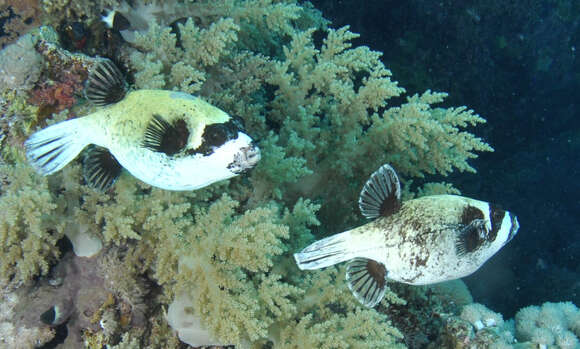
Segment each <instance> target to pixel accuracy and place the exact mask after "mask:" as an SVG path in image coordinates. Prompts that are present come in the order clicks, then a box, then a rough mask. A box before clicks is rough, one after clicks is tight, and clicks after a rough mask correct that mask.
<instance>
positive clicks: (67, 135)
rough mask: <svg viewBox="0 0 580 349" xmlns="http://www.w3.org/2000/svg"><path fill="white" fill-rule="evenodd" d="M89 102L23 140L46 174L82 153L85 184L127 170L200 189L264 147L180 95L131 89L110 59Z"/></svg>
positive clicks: (104, 184) (252, 160)
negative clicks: (91, 107) (87, 110)
mask: <svg viewBox="0 0 580 349" xmlns="http://www.w3.org/2000/svg"><path fill="white" fill-rule="evenodd" d="M85 95H86V97H87V99H89V100H90V101H92V102H93V103H94V104H96V105H98V106H101V107H102V108H99V110H97V111H96V112H94V113H92V114H90V115H87V116H84V117H80V118H76V119H71V120H67V121H63V122H60V123H58V124H55V125H52V126H50V127H47V128H45V129H42V130H40V131H38V132H36V133H34V134H32V135H31V136H30V138H28V140H27V141H26V142H25V148H26V155H27V158H28V160H29V162H30V163H31V164H32V166H33V167H34V168H35V169H36V170H37V171H38V172H39V173H40V174H42V175H49V174H52V173H54V172H56V171H58V170H60V169H62V168H63V167H64V166H66V165H67V164H68V163H69V162H70V161H72V160H73V159H74V158H76V157H77V155H78V154H79V153H80V152H81V151H82V150H83V149H84V148H85V147H87V146H89V145H90V146H89V148H88V149H87V151H85V153H84V159H83V172H84V177H85V179H86V181H87V182H88V184H90V185H92V186H94V187H96V188H99V189H106V188H108V187H109V186H110V185H112V184H113V183H114V181H115V180H116V179H117V177H118V176H119V175H120V173H121V170H122V168H125V169H126V170H128V171H129V172H130V173H131V174H132V175H133V176H135V177H137V178H138V179H140V180H142V181H143V182H146V183H148V184H150V185H152V186H155V187H159V188H162V189H167V190H195V189H199V188H203V187H205V186H207V185H210V184H212V183H214V182H217V181H221V180H224V179H227V178H231V177H234V176H236V175H238V174H240V173H242V172H243V171H245V170H247V169H249V168H252V167H253V166H254V165H255V164H256V163H257V162H258V161H259V160H260V150H259V149H258V148H257V147H256V146H255V145H254V144H253V141H252V139H251V138H250V137H249V136H248V135H247V134H245V133H244V132H243V126H242V123H241V120H239V119H237V118H234V117H232V116H230V115H228V114H227V113H225V112H224V111H222V110H220V109H219V108H216V107H214V106H213V105H211V104H209V103H207V102H205V101H203V100H202V99H200V98H197V97H194V96H192V95H190V94H187V93H183V92H175V91H167V90H135V91H127V88H126V83H125V81H124V78H123V75H122V73H121V72H120V71H119V69H118V68H117V67H116V66H115V65H114V64H113V63H112V62H111V61H109V60H103V61H101V62H99V63H97V64H96V65H95V67H94V69H92V71H91V72H90V74H89V79H88V82H87V87H86V89H85Z"/></svg>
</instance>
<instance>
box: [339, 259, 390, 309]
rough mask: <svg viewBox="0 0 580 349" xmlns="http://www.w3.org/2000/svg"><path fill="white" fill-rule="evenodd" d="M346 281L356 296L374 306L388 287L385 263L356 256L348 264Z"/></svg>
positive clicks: (364, 302) (363, 302)
mask: <svg viewBox="0 0 580 349" xmlns="http://www.w3.org/2000/svg"><path fill="white" fill-rule="evenodd" d="M346 281H347V283H348V288H349V289H350V290H351V292H352V293H353V294H354V296H355V298H356V299H357V300H358V301H359V302H361V303H362V304H363V305H365V306H367V307H369V308H372V307H374V306H375V305H377V304H378V303H379V302H380V301H381V299H383V296H384V295H385V291H386V289H387V269H386V268H385V265H384V264H382V263H379V262H376V261H374V260H372V259H367V258H355V259H352V260H350V261H349V262H348V263H347V265H346Z"/></svg>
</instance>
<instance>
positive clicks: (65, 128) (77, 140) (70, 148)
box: [24, 119, 91, 176]
mask: <svg viewBox="0 0 580 349" xmlns="http://www.w3.org/2000/svg"><path fill="white" fill-rule="evenodd" d="M83 121H84V120H83V119H71V120H67V121H63V122H59V123H58V124H55V125H52V126H49V127H47V128H45V129H42V130H40V131H38V132H36V133H33V134H32V135H31V136H30V137H29V138H28V139H27V140H26V142H24V146H25V148H26V158H27V159H28V161H29V162H30V164H31V165H32V167H34V169H35V170H36V171H37V172H38V173H40V174H41V175H43V176H47V175H49V174H52V173H54V172H56V171H58V170H60V169H61V168H63V167H64V166H66V165H67V164H68V163H69V162H71V161H72V160H74V158H76V157H77V155H78V154H79V153H80V152H81V150H83V148H84V147H86V146H87V145H89V144H90V143H91V142H90V137H88V135H87V134H85V133H86V132H83V130H84V127H83Z"/></svg>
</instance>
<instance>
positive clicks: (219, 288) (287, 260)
mask: <svg viewBox="0 0 580 349" xmlns="http://www.w3.org/2000/svg"><path fill="white" fill-rule="evenodd" d="M105 5H106V6H105ZM115 5H117V6H115ZM172 5H174V6H177V7H171V6H172ZM107 6H111V7H110V8H112V9H114V8H117V9H119V11H125V13H126V14H127V13H129V12H130V11H133V12H131V13H132V16H136V17H138V16H141V17H143V18H150V20H149V21H148V22H147V23H148V25H147V26H145V27H143V28H140V27H135V28H132V31H131V32H132V36H133V37H134V40H132V41H131V43H126V44H125V45H124V46H123V47H121V48H120V52H119V57H115V58H116V59H118V60H119V61H120V63H121V66H126V67H128V71H129V73H130V74H131V75H132V76H131V77H132V78H133V79H132V80H133V81H134V86H133V87H134V88H165V89H175V90H182V91H186V92H190V93H196V94H199V95H201V96H202V97H204V98H205V99H207V100H209V101H211V102H212V103H214V104H216V105H218V106H219V107H221V108H222V109H224V110H227V111H228V112H229V113H230V114H234V115H239V116H240V117H242V118H243V119H244V121H245V123H246V128H247V131H248V133H249V134H251V135H252V136H253V137H254V138H255V139H259V140H260V147H261V149H262V152H263V160H262V161H261V162H260V164H259V165H258V167H257V168H256V169H255V170H254V171H252V172H251V174H250V175H249V176H246V177H240V178H235V179H232V180H230V181H226V182H222V183H217V184H215V185H212V186H210V187H207V188H204V189H201V190H198V191H195V192H167V191H163V190H159V189H156V188H151V187H150V186H148V185H146V184H144V183H141V182H138V181H137V180H135V179H134V178H132V177H131V176H125V175H121V177H120V178H119V181H118V182H117V185H116V186H115V187H114V188H112V189H110V190H108V191H107V192H97V191H94V190H92V189H91V188H89V187H87V186H86V185H84V183H83V179H82V176H81V175H80V166H78V164H71V165H69V166H67V167H66V168H64V169H63V170H62V171H61V172H59V173H57V174H55V175H53V176H50V177H49V178H42V177H39V176H38V175H36V174H34V173H33V172H32V169H31V168H30V167H29V166H28V165H27V164H26V162H25V160H24V158H23V155H22V145H21V144H22V140H23V139H22V138H23V137H25V136H26V135H28V134H30V133H31V132H32V131H34V130H35V129H37V128H40V127H44V126H45V125H46V124H51V123H54V122H57V121H60V120H64V119H66V118H68V117H71V115H84V114H85V113H86V112H88V111H90V110H91V108H93V106H90V105H87V103H80V102H83V99H82V96H81V95H80V94H77V92H78V90H79V87H80V86H81V84H82V82H83V80H84V79H85V77H86V71H87V69H88V68H89V67H90V65H91V64H92V62H94V59H93V58H90V57H87V56H84V55H80V54H73V53H71V52H68V51H66V50H64V49H63V48H62V47H60V44H58V42H57V41H48V40H45V41H41V42H40V43H37V44H36V45H35V50H37V52H39V53H40V54H41V56H42V57H43V59H44V60H45V61H46V62H47V64H46V65H45V66H43V71H42V72H41V74H40V75H39V76H40V78H39V79H40V81H39V82H38V83H37V84H36V85H35V86H36V87H35V88H34V89H33V90H32V91H27V93H28V96H29V97H30V98H31V99H30V100H31V101H33V102H36V103H37V104H39V106H38V108H36V109H30V108H31V107H30V106H29V105H25V103H23V102H22V99H19V97H18V96H6V101H5V103H6V108H3V111H4V112H3V117H2V118H3V119H9V120H12V119H18V118H21V117H22V116H25V118H26V119H25V121H21V122H14V123H12V125H15V126H16V127H14V128H13V132H11V133H10V134H7V136H6V137H7V140H6V141H5V142H4V143H3V144H4V145H3V148H2V160H3V164H2V166H1V167H0V174H1V176H2V177H1V178H2V181H1V185H2V186H1V189H0V193H1V195H0V209H2V210H4V211H5V212H9V213H10V217H13V218H11V219H6V220H2V221H1V222H0V243H2V248H0V259H2V260H3V261H8V262H6V263H2V266H1V269H0V280H1V283H2V286H3V287H4V288H6V289H9V288H15V287H20V288H21V289H24V290H32V289H34V287H36V292H37V293H34V292H33V293H32V294H34V295H35V296H37V297H39V299H42V302H45V303H46V304H44V303H43V305H46V306H48V308H50V307H51V306H54V304H56V303H57V302H56V301H55V299H60V300H62V299H66V300H69V302H68V304H70V306H72V307H73V308H74V309H72V310H70V309H69V310H70V314H69V311H67V312H65V313H66V314H68V316H66V315H65V316H64V317H65V318H66V319H68V321H67V322H66V326H68V327H69V336H70V338H69V337H67V338H66V339H65V340H66V341H70V343H77V344H78V343H81V342H83V343H85V345H86V346H87V347H95V348H97V347H98V348H100V347H102V346H103V345H109V346H116V347H149V348H167V347H176V346H178V344H177V343H178V339H177V336H176V334H175V333H174V332H173V331H172V330H171V329H170V328H169V327H168V324H167V321H166V320H165V312H166V309H167V308H168V307H169V306H170V305H173V306H174V307H176V306H181V307H182V309H181V310H183V311H185V312H191V314H193V315H194V316H195V318H196V319H199V322H200V325H201V326H200V327H203V328H205V329H207V331H208V332H209V334H210V337H211V338H213V339H214V340H215V341H216V342H218V343H229V344H234V345H236V347H240V348H249V347H253V348H261V347H275V348H308V347H320V348H402V347H404V344H403V343H404V342H405V343H407V344H408V345H410V346H412V345H413V343H425V342H426V340H427V339H425V338H419V336H420V333H419V329H420V328H425V327H422V326H423V325H424V324H426V323H427V324H428V326H429V328H430V329H429V330H428V331H427V330H426V332H428V333H429V334H430V335H431V334H432V335H433V337H436V335H437V333H438V328H441V326H442V321H443V318H444V317H445V316H446V315H444V314H447V313H454V314H457V313H458V307H459V306H460V305H463V304H465V303H469V302H470V297H469V295H468V293H467V294H466V291H465V288H464V287H463V288H462V286H461V284H455V285H454V286H450V287H449V288H448V290H457V297H456V298H454V297H452V296H449V294H451V293H453V292H455V291H446V289H445V288H444V287H441V288H438V289H435V288H433V289H431V290H430V289H429V288H409V287H406V286H402V285H398V286H395V285H394V286H393V288H392V290H390V291H387V294H386V297H385V300H383V302H382V304H381V306H380V307H379V309H378V311H377V310H374V309H362V308H361V307H360V305H359V304H358V303H357V301H356V300H355V299H354V298H353V297H352V296H351V294H350V292H349V291H348V289H347V287H346V283H345V282H344V277H345V276H344V270H343V269H341V268H327V269H326V270H324V271H322V272H317V273H299V272H298V269H297V268H296V266H295V265H294V261H293V259H292V256H291V253H292V252H294V251H295V250H297V249H298V248H300V247H303V246H305V245H306V244H307V243H308V242H310V241H312V240H313V239H314V234H318V235H328V234H331V233H333V232H335V229H337V228H338V227H344V226H347V225H349V224H352V223H353V222H354V221H356V220H358V219H359V218H358V215H357V213H356V207H355V206H356V197H357V194H358V191H359V190H360V187H361V184H362V181H363V180H364V179H366V178H367V175H368V174H369V173H370V172H371V171H373V170H374V169H375V168H376V167H377V166H378V165H379V164H382V163H383V162H386V161H389V162H391V163H392V164H393V165H394V166H395V167H396V168H397V170H398V171H399V172H400V173H401V174H402V175H404V176H407V177H419V178H422V177H423V176H425V175H428V174H440V175H447V174H448V173H450V172H452V171H454V170H460V171H464V170H466V171H474V170H473V168H471V167H470V165H469V164H468V162H467V161H468V160H469V159H470V158H473V157H475V156H476V153H477V152H480V151H489V150H491V148H490V147H489V146H488V145H487V144H486V143H485V142H483V141H482V140H481V139H479V138H477V137H475V136H474V135H472V134H471V133H468V132H466V131H465V128H467V127H470V126H474V125H476V124H479V123H482V122H484V120H483V119H482V118H481V117H479V116H477V115H476V114H474V113H473V112H472V111H471V110H468V109H466V108H465V107H457V108H453V107H451V108H447V109H444V108H437V107H433V105H434V104H438V103H441V102H442V101H443V99H444V97H445V94H444V93H435V92H431V91H426V92H425V93H423V94H421V95H414V96H410V97H408V98H407V100H406V102H404V103H403V104H402V105H401V106H391V105H390V103H391V101H392V99H393V98H394V97H400V96H402V95H403V94H404V92H405V90H404V89H403V88H402V87H400V86H398V84H397V82H395V81H393V80H391V73H390V71H389V70H388V69H386V68H385V66H384V65H383V63H382V62H381V61H380V56H381V54H380V53H378V52H374V51H371V50H370V49H369V48H368V47H364V46H360V47H354V48H353V47H352V43H351V41H352V40H354V39H355V38H356V37H357V34H354V33H351V32H350V31H349V30H348V27H343V28H339V29H328V28H327V25H328V23H327V22H326V21H325V20H323V19H322V18H321V16H320V14H319V13H318V12H317V11H316V10H314V9H312V8H311V7H309V6H308V5H304V6H300V5H298V3H297V2H296V1H270V0H254V1H243V2H242V1H230V0H223V1H211V2H209V1H195V2H178V1H170V2H166V3H165V4H164V5H163V6H158V5H156V3H152V4H149V5H147V4H145V3H141V2H139V1H137V5H136V6H133V7H132V9H130V8H129V7H128V5H126V4H115V3H114V2H113V1H100V2H91V3H90V4H86V3H85V2H76V3H74V4H72V3H70V2H69V1H53V2H43V9H44V11H45V12H46V13H49V14H50V13H54V11H62V14H61V16H73V17H74V16H79V15H80V14H81V13H83V14H84V15H87V14H89V15H92V16H93V20H95V19H94V18H96V17H98V16H96V13H98V11H97V10H98V9H99V7H100V9H104V8H105V7H107ZM154 8H155V9H156V11H150V10H152V9H154ZM170 8H171V9H172V10H171V11H169V10H168V9H170ZM176 8H178V9H180V10H179V11H177V12H176V11H175V9H176ZM128 11H129V12H128ZM139 11H142V12H145V13H140V12H139ZM164 11H165V12H168V13H165V12H164ZM172 11H173V12H172ZM175 13H179V15H180V16H183V17H188V18H189V19H187V20H185V21H177V23H171V22H170V21H172V20H173V18H174V16H175ZM55 18H56V17H55ZM151 18H152V19H151ZM101 54H104V53H101ZM95 59H98V58H95ZM59 111H62V112H60V113H59ZM31 112H32V115H31ZM410 183H411V178H409V180H408V181H407V186H406V193H407V194H406V195H407V197H409V196H412V195H416V194H414V193H412V190H411V188H410ZM455 190H456V189H454V188H452V187H451V186H450V185H449V184H427V185H424V186H423V187H422V188H421V189H420V190H418V195H426V194H428V193H430V192H452V191H455ZM85 234H86V235H85ZM79 235H82V236H84V237H87V238H90V239H93V240H92V241H99V242H100V243H102V245H103V249H102V250H101V251H100V252H99V253H98V254H97V255H96V256H93V257H90V258H87V257H79V256H72V255H71V254H69V253H66V252H67V251H69V250H70V249H72V248H71V247H62V244H63V241H66V240H67V238H65V236H66V237H68V240H70V241H72V243H73V244H74V245H75V246H74V250H75V251H77V248H76V247H77V243H76V242H77V241H78V240H76V238H75V237H78V236H79ZM82 241H86V240H82ZM57 245H61V246H57ZM62 270H65V271H67V273H65V275H66V276H63V277H62V280H61V281H60V282H57V283H56V284H54V285H50V283H49V281H50V280H53V279H55V277H54V275H55V274H59V273H60V271H62ZM47 283H48V285H49V286H47V285H46V284H47ZM51 287H52V288H51ZM45 290H50V291H51V296H48V295H45V294H43V293H42V292H44V291H45ZM90 294H95V295H98V296H93V297H91V296H90ZM54 295H58V296H57V297H56V298H54V297H53V296H54ZM109 295H110V296H109ZM31 304H32V303H31ZM49 304H52V305H49ZM59 304H60V303H59ZM176 304H177V305H176ZM180 304H181V305H180ZM44 308H47V307H44ZM44 308H42V307H40V308H39V309H42V311H41V312H44V311H46V310H47V309H44ZM172 310H173V308H172ZM20 312H21V313H27V316H30V319H32V318H34V319H35V321H36V324H37V325H38V319H39V316H40V315H42V314H39V312H38V311H35V310H31V308H26V309H25V310H20ZM55 313H56V311H55ZM87 314H88V315H87ZM435 314H436V315H435ZM224 316H227V321H224ZM432 319H435V320H432ZM59 322H60V321H57V322H55V321H50V322H49V324H48V325H46V324H45V325H44V326H45V327H44V328H46V326H48V327H51V326H52V327H55V326H59V325H61V324H59ZM38 326H40V325H38ZM467 326H471V325H470V324H469V323H467ZM81 329H82V331H81ZM72 332H74V333H75V334H74V335H73V334H71V333H72ZM81 333H82V335H81ZM180 334H181V331H180Z"/></svg>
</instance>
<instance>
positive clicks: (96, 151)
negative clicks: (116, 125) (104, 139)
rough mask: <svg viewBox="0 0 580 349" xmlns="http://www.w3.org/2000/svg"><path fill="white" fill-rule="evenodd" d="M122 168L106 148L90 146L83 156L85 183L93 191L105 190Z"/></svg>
mask: <svg viewBox="0 0 580 349" xmlns="http://www.w3.org/2000/svg"><path fill="white" fill-rule="evenodd" d="M122 170H123V167H122V166H121V164H120V163H119V162H118V161H117V159H115V157H114V156H113V154H111V153H110V152H109V150H108V149H107V148H103V147H99V146H96V145H90V146H89V147H88V148H87V150H85V153H84V156H83V176H84V178H85V182H87V184H88V185H89V186H91V187H93V188H95V189H98V190H101V191H105V190H107V189H108V188H109V187H110V186H111V185H113V183H115V181H116V180H117V178H119V175H120V174H121V171H122Z"/></svg>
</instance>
